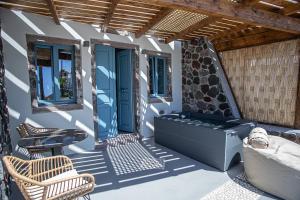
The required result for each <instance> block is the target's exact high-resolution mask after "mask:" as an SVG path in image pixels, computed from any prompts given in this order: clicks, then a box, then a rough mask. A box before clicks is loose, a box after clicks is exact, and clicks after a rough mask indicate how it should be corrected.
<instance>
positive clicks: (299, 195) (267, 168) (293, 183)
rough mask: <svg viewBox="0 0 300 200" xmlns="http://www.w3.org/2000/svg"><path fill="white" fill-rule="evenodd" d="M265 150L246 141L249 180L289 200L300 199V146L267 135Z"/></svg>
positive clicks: (246, 169)
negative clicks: (267, 142) (267, 141)
mask: <svg viewBox="0 0 300 200" xmlns="http://www.w3.org/2000/svg"><path fill="white" fill-rule="evenodd" d="M268 140H269V144H268V147H266V148H255V147H253V146H252V145H251V144H250V142H249V139H248V138H245V139H244V141H243V154H244V168H245V173H246V176H247V180H248V181H249V182H250V183H251V184H253V185H254V186H255V187H257V188H259V189H261V190H263V191H266V192H268V193H270V194H273V195H276V196H278V197H280V198H283V199H287V200H299V199H300V190H299V187H300V145H298V144H296V143H294V142H291V141H289V140H287V139H284V138H281V137H278V136H268Z"/></svg>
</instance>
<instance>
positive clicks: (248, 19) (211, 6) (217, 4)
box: [140, 0, 300, 34]
mask: <svg viewBox="0 0 300 200" xmlns="http://www.w3.org/2000/svg"><path fill="white" fill-rule="evenodd" d="M140 1H144V2H148V3H152V4H154V5H160V6H165V7H171V8H175V9H181V10H182V9H184V10H188V11H191V12H197V13H201V14H206V15H212V16H219V17H224V18H230V19H235V20H239V21H242V22H244V23H248V24H251V25H254V26H263V27H266V28H270V29H274V30H279V31H284V32H290V33H296V34H299V33H300V19H296V18H292V17H288V16H284V15H281V14H278V13H273V12H269V11H264V10H259V9H256V8H252V7H250V6H245V5H243V4H238V3H231V2H224V1H219V0H201V1H199V0H189V1H187V0H176V1H175V0H140Z"/></svg>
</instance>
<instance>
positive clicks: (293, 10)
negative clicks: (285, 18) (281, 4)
mask: <svg viewBox="0 0 300 200" xmlns="http://www.w3.org/2000/svg"><path fill="white" fill-rule="evenodd" d="M299 10H300V3H297V4H295V5H291V6H288V7H286V8H284V9H283V14H284V15H292V14H295V13H296V12H298V11H299Z"/></svg>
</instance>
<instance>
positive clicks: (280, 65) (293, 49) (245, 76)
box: [221, 40, 300, 126]
mask: <svg viewBox="0 0 300 200" xmlns="http://www.w3.org/2000/svg"><path fill="white" fill-rule="evenodd" d="M299 44H300V40H290V41H286V42H280V43H273V44H269V45H262V46H257V47H251V48H245V49H239V50H233V51H225V52H222V53H221V57H222V62H223V66H224V69H225V71H226V73H227V76H228V78H229V82H230V84H231V87H232V89H233V92H234V95H235V97H236V99H237V102H238V104H239V107H240V109H241V112H242V114H243V115H244V117H245V118H246V119H251V120H257V121H260V122H267V123H272V124H281V125H287V126H293V125H294V120H295V109H296V96H297V84H298V73H299V55H298V48H299Z"/></svg>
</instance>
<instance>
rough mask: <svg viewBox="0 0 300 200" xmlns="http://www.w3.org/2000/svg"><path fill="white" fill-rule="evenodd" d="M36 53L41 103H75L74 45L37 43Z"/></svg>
mask: <svg viewBox="0 0 300 200" xmlns="http://www.w3.org/2000/svg"><path fill="white" fill-rule="evenodd" d="M35 55H36V69H37V70H36V76H37V81H38V82H37V93H38V94H37V96H38V102H39V105H49V104H62V103H74V102H75V95H74V93H75V92H74V91H75V82H74V80H75V72H74V54H73V46H66V45H45V44H41V45H39V44H37V45H36V47H35Z"/></svg>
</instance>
